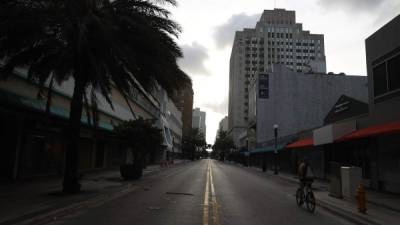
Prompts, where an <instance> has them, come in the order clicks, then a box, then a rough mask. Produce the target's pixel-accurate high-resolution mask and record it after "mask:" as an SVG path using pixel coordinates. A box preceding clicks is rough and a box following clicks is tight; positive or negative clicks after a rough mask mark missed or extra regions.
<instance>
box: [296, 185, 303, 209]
mask: <svg viewBox="0 0 400 225" xmlns="http://www.w3.org/2000/svg"><path fill="white" fill-rule="evenodd" d="M303 196H304V193H303V190H302V189H301V188H297V191H296V203H297V205H298V206H302V205H303V203H304V199H303Z"/></svg>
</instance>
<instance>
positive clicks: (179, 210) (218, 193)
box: [52, 159, 348, 225]
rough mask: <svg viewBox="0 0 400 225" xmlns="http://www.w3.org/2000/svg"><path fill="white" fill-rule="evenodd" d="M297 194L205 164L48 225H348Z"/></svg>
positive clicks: (269, 180)
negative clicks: (304, 204) (302, 203)
mask: <svg viewBox="0 0 400 225" xmlns="http://www.w3.org/2000/svg"><path fill="white" fill-rule="evenodd" d="M295 190H296V186H295V185H294V184H290V183H288V182H284V181H282V180H280V179H277V178H276V177H274V176H272V175H269V176H268V175H265V174H262V173H260V172H257V171H255V170H251V169H248V168H242V167H240V166H237V165H231V164H228V163H221V162H218V161H214V160H209V159H204V160H200V161H196V162H191V163H186V164H184V165H180V166H177V167H175V168H172V169H168V170H166V171H163V172H160V173H158V174H155V175H153V176H149V177H146V178H144V179H143V180H141V181H140V182H138V183H137V185H136V186H135V190H134V191H132V192H129V193H127V194H125V195H123V196H122V197H119V198H116V199H114V200H112V201H109V202H107V203H103V204H101V205H97V206H93V207H91V208H87V209H84V210H81V211H80V212H78V213H74V214H72V215H69V216H66V217H63V218H61V219H57V220H56V221H55V222H53V223H52V224H63V225H90V224H95V225H110V224H115V225H219V224H221V225H239V224H240V225H267V224H272V225H289V224H290V225H292V224H307V225H313V224H324V225H330V224H332V225H333V224H348V223H347V222H345V221H343V220H341V219H340V218H338V217H335V216H333V215H331V214H329V213H328V212H324V211H323V210H322V209H319V208H317V209H316V212H315V213H314V214H311V213H309V212H307V211H306V209H305V208H299V207H297V205H296V203H295V198H294V193H295Z"/></svg>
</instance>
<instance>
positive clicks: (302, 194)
mask: <svg viewBox="0 0 400 225" xmlns="http://www.w3.org/2000/svg"><path fill="white" fill-rule="evenodd" d="M304 202H305V203H306V207H307V209H308V211H309V212H311V213H313V212H314V211H315V197H314V192H313V191H312V189H311V183H307V184H305V185H304V188H302V187H299V188H297V191H296V203H297V205H298V206H299V207H301V206H302V205H303V204H304Z"/></svg>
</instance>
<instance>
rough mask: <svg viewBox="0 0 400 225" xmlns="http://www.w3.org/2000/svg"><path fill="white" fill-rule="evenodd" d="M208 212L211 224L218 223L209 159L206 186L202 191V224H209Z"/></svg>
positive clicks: (215, 224) (217, 224)
mask: <svg viewBox="0 0 400 225" xmlns="http://www.w3.org/2000/svg"><path fill="white" fill-rule="evenodd" d="M210 190H211V192H210ZM210 194H211V195H210ZM210 202H211V203H210ZM210 209H211V210H210ZM210 212H211V214H212V217H211V218H212V220H211V221H212V225H220V223H219V212H218V203H217V197H216V196H215V188H214V182H213V175H212V167H211V163H210V160H208V164H207V181H206V187H205V192H204V206H203V225H209V224H210Z"/></svg>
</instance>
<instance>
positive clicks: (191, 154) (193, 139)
mask: <svg viewBox="0 0 400 225" xmlns="http://www.w3.org/2000/svg"><path fill="white" fill-rule="evenodd" d="M206 146H207V143H206V140H205V137H204V134H203V133H202V132H200V130H199V129H197V128H192V129H191V130H190V132H189V133H188V134H186V135H184V136H183V151H184V153H185V155H186V157H188V158H190V159H192V160H193V159H195V158H198V156H199V152H200V150H203V149H205V148H206ZM197 150H199V151H197Z"/></svg>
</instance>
